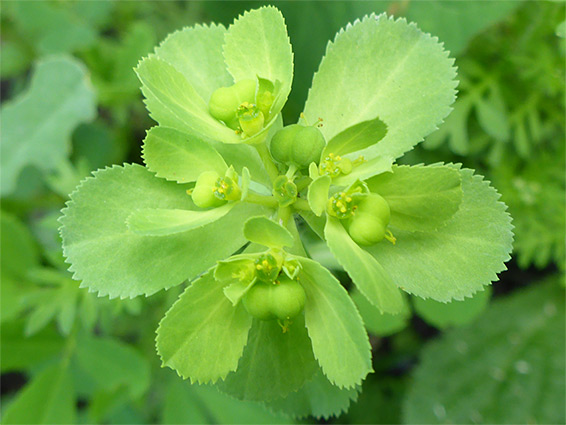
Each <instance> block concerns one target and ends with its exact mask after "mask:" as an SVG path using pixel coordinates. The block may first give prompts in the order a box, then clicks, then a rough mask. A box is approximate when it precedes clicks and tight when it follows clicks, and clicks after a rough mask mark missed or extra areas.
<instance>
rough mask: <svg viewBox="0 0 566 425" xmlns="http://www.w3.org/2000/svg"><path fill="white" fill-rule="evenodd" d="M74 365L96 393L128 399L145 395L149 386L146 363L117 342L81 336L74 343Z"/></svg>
mask: <svg viewBox="0 0 566 425" xmlns="http://www.w3.org/2000/svg"><path fill="white" fill-rule="evenodd" d="M74 361H75V362H76V364H77V365H78V367H79V368H80V369H81V371H82V372H83V375H82V376H83V378H82V379H84V380H90V381H92V385H93V387H94V388H96V391H101V390H102V391H105V392H110V391H114V390H116V389H121V391H124V390H125V391H126V392H127V393H128V394H129V397H131V398H137V397H139V396H141V395H142V394H144V393H145V391H146V390H147V389H148V386H149V382H150V370H149V362H148V361H147V360H146V358H145V357H143V356H142V355H141V354H140V352H139V351H138V350H136V349H134V348H133V347H132V346H130V345H126V344H124V343H122V342H120V341H118V340H117V339H113V338H101V337H93V336H86V335H85V336H83V337H80V338H79V339H78V341H77V347H76V351H75V353H74Z"/></svg>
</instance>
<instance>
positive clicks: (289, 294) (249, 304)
mask: <svg viewBox="0 0 566 425" xmlns="http://www.w3.org/2000/svg"><path fill="white" fill-rule="evenodd" d="M242 301H243V304H244V307H245V308H246V310H247V311H248V313H250V314H251V315H252V316H253V317H255V318H257V319H260V320H271V319H279V320H290V319H292V318H294V317H296V316H298V315H299V314H300V313H301V312H302V311H303V309H304V307H305V301H306V295H305V290H304V289H303V287H302V286H301V284H300V283H299V282H297V281H296V280H291V279H289V278H288V277H287V276H286V275H284V274H282V275H281V276H279V277H278V278H277V280H276V281H275V282H273V283H266V282H257V283H256V284H255V285H254V286H253V287H252V288H251V289H250V290H249V291H248V293H247V294H246V295H245V296H244V298H243V300H242Z"/></svg>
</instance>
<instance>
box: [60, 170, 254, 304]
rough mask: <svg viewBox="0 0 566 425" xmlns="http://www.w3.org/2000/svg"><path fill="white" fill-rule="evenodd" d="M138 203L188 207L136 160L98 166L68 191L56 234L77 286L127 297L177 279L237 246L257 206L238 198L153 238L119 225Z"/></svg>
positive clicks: (178, 190) (179, 191)
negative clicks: (187, 226) (227, 207)
mask: <svg viewBox="0 0 566 425" xmlns="http://www.w3.org/2000/svg"><path fill="white" fill-rule="evenodd" d="M143 208H171V209H195V207H194V204H193V203H192V201H191V198H190V196H188V195H187V194H186V193H185V190H184V188H183V186H181V185H178V184H176V183H173V182H167V181H165V180H163V179H159V178H156V177H155V176H154V175H153V174H152V173H150V172H149V171H148V170H147V169H146V168H145V167H142V166H140V165H125V166H124V167H118V166H115V167H113V168H107V169H104V170H99V171H97V172H95V173H94V178H93V177H89V178H87V179H86V180H84V181H83V182H82V183H81V184H80V185H79V187H78V188H77V190H76V191H75V192H74V193H72V194H71V200H70V202H68V203H67V208H65V209H64V210H63V217H62V218H61V219H60V221H61V223H62V225H63V226H62V228H61V236H62V238H63V250H64V253H65V256H66V257H67V261H68V262H69V263H70V264H71V267H70V269H69V270H71V271H72V272H74V278H75V279H77V280H82V281H83V282H82V284H81V285H82V286H83V287H88V288H90V290H91V291H96V292H98V293H99V295H101V296H103V295H110V297H112V298H114V297H118V296H119V297H121V298H126V297H134V296H137V295H141V294H145V295H151V294H153V293H155V292H157V291H159V290H161V289H165V288H170V287H172V286H175V285H178V284H180V283H181V282H183V281H184V280H186V279H192V278H194V277H195V276H197V275H198V274H200V273H202V272H203V271H204V270H206V269H207V268H209V267H211V266H212V265H214V263H215V262H216V261H218V260H220V259H223V258H226V257H228V256H230V255H231V254H232V253H233V252H235V251H236V250H237V249H238V248H240V247H241V246H242V245H243V244H244V243H245V238H244V235H243V232H242V227H243V226H242V223H243V222H244V221H245V219H246V218H247V217H249V216H253V215H258V214H261V213H263V212H264V209H263V208H262V207H259V206H257V205H253V204H243V203H242V204H238V205H236V206H235V207H234V208H233V209H232V211H230V213H229V214H226V215H225V216H224V217H222V218H221V219H219V220H217V221H215V222H214V223H212V224H209V225H207V226H204V227H202V228H199V229H194V230H191V231H188V232H184V233H177V234H173V235H169V236H160V237H154V236H139V235H136V234H135V233H133V232H131V231H130V230H129V229H128V226H127V224H126V219H127V218H128V217H129V216H130V214H132V212H133V211H135V210H137V209H143ZM211 235H212V237H211ZM203 246H206V249H203Z"/></svg>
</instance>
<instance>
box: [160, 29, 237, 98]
mask: <svg viewBox="0 0 566 425" xmlns="http://www.w3.org/2000/svg"><path fill="white" fill-rule="evenodd" d="M225 34H226V28H224V26H223V25H217V24H210V26H207V25H195V26H194V27H191V28H183V29H182V30H179V31H176V32H174V33H172V34H170V35H169V36H168V37H167V38H166V39H165V41H163V43H161V44H160V45H159V46H158V47H157V48H156V49H155V55H156V56H157V57H158V58H159V59H162V60H164V61H165V62H168V63H169V64H171V65H172V66H173V67H175V69H176V70H177V71H179V72H180V73H181V74H183V76H184V77H185V78H186V79H187V81H188V82H189V83H190V84H191V85H192V86H193V87H194V89H195V91H196V92H197V93H198V95H199V96H200V97H201V98H202V99H203V100H204V101H205V102H206V103H207V104H208V101H209V100H210V96H211V95H212V93H213V92H214V91H215V90H216V89H218V88H219V87H228V86H231V85H232V84H233V83H234V81H233V79H232V76H231V75H230V73H229V72H228V71H227V70H226V64H225V63H224V56H223V55H222V45H223V44H224V36H225Z"/></svg>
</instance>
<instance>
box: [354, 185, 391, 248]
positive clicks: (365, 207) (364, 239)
mask: <svg viewBox="0 0 566 425" xmlns="http://www.w3.org/2000/svg"><path fill="white" fill-rule="evenodd" d="M357 200H358V202H357V205H356V208H355V210H354V214H353V215H352V216H351V217H350V218H349V219H348V220H347V221H346V222H345V226H346V229H347V230H348V233H349V234H350V237H351V238H352V239H353V240H354V241H355V242H356V243H357V244H359V245H373V244H376V243H377V242H380V241H382V240H383V239H384V238H385V235H386V229H387V225H388V224H389V220H390V218H391V210H390V209H389V204H388V203H387V201H386V200H385V199H383V198H382V197H381V196H380V195H378V194H377V193H368V194H365V195H362V196H360V197H359V198H357Z"/></svg>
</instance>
